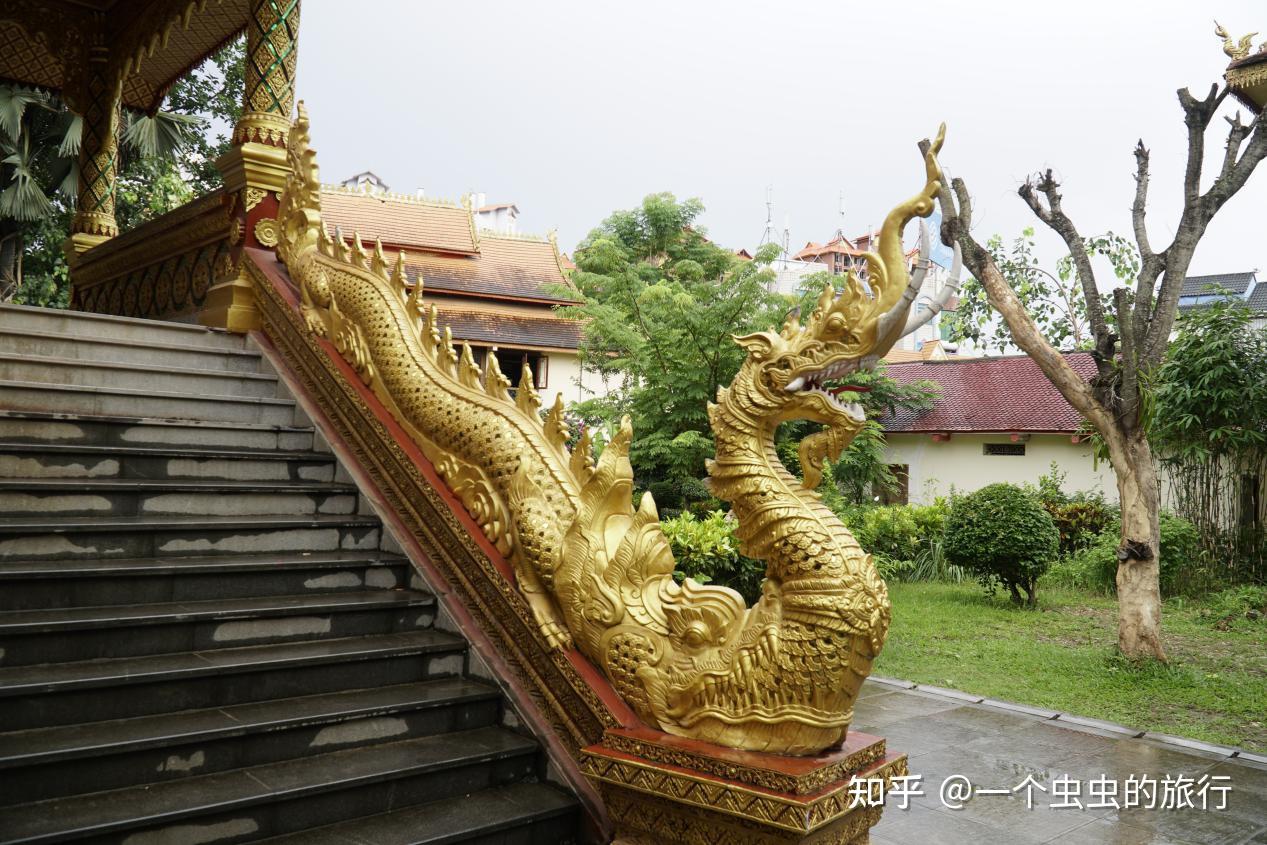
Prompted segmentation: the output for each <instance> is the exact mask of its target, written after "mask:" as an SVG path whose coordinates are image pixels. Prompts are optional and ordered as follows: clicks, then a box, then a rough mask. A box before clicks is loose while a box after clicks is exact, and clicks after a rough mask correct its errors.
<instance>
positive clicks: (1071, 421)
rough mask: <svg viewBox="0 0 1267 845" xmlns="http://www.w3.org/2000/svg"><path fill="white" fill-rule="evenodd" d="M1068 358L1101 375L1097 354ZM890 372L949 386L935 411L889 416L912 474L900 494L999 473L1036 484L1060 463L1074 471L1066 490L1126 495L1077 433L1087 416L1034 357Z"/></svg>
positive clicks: (916, 498) (898, 461)
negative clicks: (1097, 370)
mask: <svg viewBox="0 0 1267 845" xmlns="http://www.w3.org/2000/svg"><path fill="white" fill-rule="evenodd" d="M1067 358H1068V360H1069V363H1070V365H1071V366H1073V368H1074V369H1075V370H1076V371H1077V372H1078V373H1079V374H1081V375H1082V376H1083V378H1088V379H1089V378H1091V377H1092V376H1093V375H1095V371H1096V369H1095V362H1094V361H1093V360H1092V358H1091V355H1090V354H1089V353H1085V352H1074V353H1070V354H1069V355H1068V356H1067ZM888 374H889V375H890V376H891V377H892V378H893V379H895V380H897V381H899V382H901V383H903V384H909V383H911V382H916V381H924V380H927V381H932V382H936V383H937V384H938V385H940V387H941V395H940V396H939V397H938V398H937V399H936V400H935V401H934V403H933V407H932V409H931V410H929V411H927V412H925V413H922V414H916V413H908V412H899V413H898V414H896V415H894V416H892V417H886V418H884V419H882V420H881V424H882V425H883V426H884V435H885V439H886V441H887V444H888V445H887V455H888V462H889V464H890V465H891V467H892V468H893V471H894V474H895V475H896V476H897V477H898V478H899V479H900V480H902V482H903V489H902V491H901V492H900V494H899V495H898V496H897V497H896V498H897V499H898V500H901V501H907V500H909V501H912V502H920V503H926V502H930V501H932V500H933V499H934V498H935V497H937V496H945V495H947V494H949V493H950V492H951V491H952V490H957V491H960V492H970V491H972V490H977V489H979V488H981V487H984V486H986V485H987V484H993V483H995V482H997V481H1008V482H1012V483H1014V484H1023V483H1031V484H1032V483H1035V482H1037V481H1038V478H1039V476H1041V475H1044V474H1046V473H1047V472H1049V471H1050V468H1051V465H1052V464H1053V463H1054V464H1056V466H1057V467H1059V469H1060V471H1061V472H1063V473H1065V474H1066V479H1065V489H1066V490H1070V491H1073V490H1096V491H1099V492H1102V493H1103V494H1104V497H1105V498H1106V499H1108V500H1110V501H1115V500H1116V499H1117V485H1116V483H1115V481H1114V477H1113V470H1112V468H1111V467H1110V466H1109V464H1108V463H1107V462H1100V463H1098V464H1097V463H1096V461H1095V459H1094V456H1093V454H1092V450H1091V443H1090V441H1089V440H1088V439H1087V438H1086V437H1084V436H1082V435H1080V434H1079V433H1078V432H1079V428H1080V422H1081V417H1080V415H1079V414H1078V412H1077V411H1075V410H1074V409H1073V408H1072V407H1071V406H1070V405H1069V403H1068V402H1066V401H1065V399H1064V397H1063V396H1061V395H1060V393H1059V392H1057V390H1056V388H1055V387H1053V386H1052V384H1051V382H1049V381H1048V380H1047V377H1046V376H1044V375H1043V373H1042V372H1041V371H1040V370H1039V369H1038V365H1037V364H1035V363H1034V362H1033V360H1032V359H1030V358H1029V356H1027V355H1016V356H1006V357H1001V358H967V359H951V360H942V361H922V362H911V363H895V364H891V365H890V366H889V368H888Z"/></svg>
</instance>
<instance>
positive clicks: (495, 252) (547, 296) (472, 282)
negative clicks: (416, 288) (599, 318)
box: [405, 232, 580, 303]
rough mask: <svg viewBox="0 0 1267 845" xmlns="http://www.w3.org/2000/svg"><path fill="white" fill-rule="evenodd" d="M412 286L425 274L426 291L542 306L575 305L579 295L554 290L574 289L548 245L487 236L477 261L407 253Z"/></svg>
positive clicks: (425, 253)
mask: <svg viewBox="0 0 1267 845" xmlns="http://www.w3.org/2000/svg"><path fill="white" fill-rule="evenodd" d="M405 269H406V272H407V273H408V275H409V279H410V281H416V280H417V277H418V275H419V274H421V275H422V281H423V290H424V291H426V290H434V291H446V292H452V293H456V294H467V295H476V296H481V297H513V298H516V299H530V300H538V301H542V302H550V303H554V302H576V301H579V299H580V297H579V295H578V296H567V295H560V294H558V293H555V292H553V291H551V290H550V289H549V288H550V287H551V286H554V285H558V286H562V287H565V288H571V284H570V283H569V282H568V280H567V279H566V277H564V275H563V271H562V269H561V268H560V262H559V259H558V257H557V254H556V253H555V250H554V245H553V244H551V243H550V242H549V241H538V240H530V239H528V238H523V237H506V236H503V235H494V234H491V233H488V232H485V233H483V234H482V235H481V236H480V254H479V255H472V256H455V255H436V254H435V253H430V252H412V251H408V250H406V252H405Z"/></svg>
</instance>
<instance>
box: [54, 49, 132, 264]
mask: <svg viewBox="0 0 1267 845" xmlns="http://www.w3.org/2000/svg"><path fill="white" fill-rule="evenodd" d="M87 59H88V60H87V63H86V70H85V74H84V78H83V81H82V84H81V86H80V90H79V91H78V92H77V93H76V94H75V95H74V97H73V99H72V101H71V104H72V105H73V106H74V107H75V110H76V111H77V112H79V114H80V115H81V116H82V117H83V135H82V136H81V140H80V144H79V193H78V197H77V200H76V205H75V217H74V220H73V221H72V223H71V228H70V232H71V234H70V237H69V238H68V239H67V240H66V244H65V249H66V254H67V258H68V260H69V261H70V262H71V263H72V264H73V263H74V262H75V259H77V258H78V256H79V255H81V254H83V253H84V252H85V251H86V250H89V249H91V248H93V247H94V246H96V245H98V244H100V243H101V242H103V241H106V240H109V239H110V238H113V237H114V236H115V235H117V234H119V226H118V224H117V223H116V222H115V219H114V193H115V187H116V176H117V172H118V157H119V100H120V98H121V95H122V92H123V79H122V76H121V75H120V74H119V73H118V72H117V69H116V68H114V67H113V66H112V64H111V62H110V53H109V50H108V49H107V48H106V47H105V46H101V45H97V46H93V47H90V48H89V49H88V56H87Z"/></svg>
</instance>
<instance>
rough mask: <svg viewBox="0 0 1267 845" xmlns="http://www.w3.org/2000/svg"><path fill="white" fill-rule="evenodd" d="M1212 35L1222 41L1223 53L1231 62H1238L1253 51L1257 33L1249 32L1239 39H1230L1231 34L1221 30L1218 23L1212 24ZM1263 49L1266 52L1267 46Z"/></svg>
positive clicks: (1220, 25)
mask: <svg viewBox="0 0 1267 845" xmlns="http://www.w3.org/2000/svg"><path fill="white" fill-rule="evenodd" d="M1214 34H1215V35H1217V36H1218V37H1219V38H1222V39H1223V52H1224V53H1225V54H1226V55H1227V57H1228V58H1229V59H1231V60H1232V61H1234V62H1236V61H1240V60H1241V59H1243V58H1245V57H1246V56H1248V55H1249V52H1250V50H1251V49H1253V39H1254V36H1255V35H1257V34H1258V33H1257V32H1251V33H1250V34H1249V35H1243V36H1241V37H1240V39H1234V38H1232V34H1231V33H1230V32H1228V31H1227V30H1226V29H1224V28H1223V25H1222V24H1220V23H1219V22H1218V21H1215V22H1214ZM1263 49H1264V50H1267V44H1264V45H1263Z"/></svg>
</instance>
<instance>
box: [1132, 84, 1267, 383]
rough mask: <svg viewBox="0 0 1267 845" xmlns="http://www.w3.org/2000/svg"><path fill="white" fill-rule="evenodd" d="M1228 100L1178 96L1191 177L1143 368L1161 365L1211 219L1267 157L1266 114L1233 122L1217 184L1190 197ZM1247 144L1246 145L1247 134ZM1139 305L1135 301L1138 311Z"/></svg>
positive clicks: (1144, 344) (1142, 349)
mask: <svg viewBox="0 0 1267 845" xmlns="http://www.w3.org/2000/svg"><path fill="white" fill-rule="evenodd" d="M1226 96H1227V89H1226V88H1225V89H1223V91H1221V92H1219V94H1218V95H1217V96H1215V95H1214V94H1213V93H1211V95H1210V97H1208V98H1207V99H1205V100H1197V99H1195V98H1194V97H1193V96H1192V95H1191V94H1189V93H1188V92H1187V90H1183V91H1180V92H1179V102H1180V104H1181V105H1182V106H1183V108H1184V112H1185V117H1184V122H1185V123H1186V124H1188V173H1186V174H1185V183H1184V198H1185V199H1184V209H1183V213H1182V215H1181V216H1180V219H1179V225H1178V227H1176V229H1175V237H1174V240H1173V241H1171V244H1170V246H1168V247H1167V248H1166V250H1165V259H1166V260H1165V274H1164V276H1163V277H1162V282H1161V290H1160V292H1159V293H1158V295H1157V304H1156V306H1155V307H1154V308H1153V309H1152V314H1151V315H1150V320H1149V325H1148V334H1147V337H1146V338H1144V339H1139V338H1137V340H1139V343H1138V344H1137V346H1138V351H1137V360H1138V361H1139V362H1140V365H1141V366H1154V365H1156V364H1158V363H1160V362H1161V359H1162V357H1163V356H1164V355H1165V353H1166V345H1167V344H1168V343H1169V342H1170V331H1171V329H1173V328H1174V323H1175V312H1176V310H1177V303H1178V301H1179V295H1180V293H1181V292H1182V290H1183V281H1184V279H1185V278H1186V276H1187V274H1188V265H1189V264H1191V263H1192V256H1193V254H1194V253H1195V252H1196V248H1197V244H1198V243H1199V242H1200V240H1201V237H1202V235H1204V234H1205V229H1206V226H1207V225H1209V223H1210V220H1211V219H1213V217H1214V215H1215V214H1216V213H1217V212H1218V211H1219V209H1220V208H1222V207H1223V204H1224V203H1226V202H1227V201H1228V200H1229V199H1231V198H1232V196H1234V195H1235V194H1236V192H1237V191H1239V190H1240V189H1241V188H1242V187H1243V186H1244V184H1245V182H1246V181H1247V180H1248V179H1249V176H1250V174H1251V173H1253V172H1254V168H1255V167H1257V166H1258V164H1259V162H1261V161H1262V160H1263V159H1264V158H1267V118H1264V117H1263V115H1264V114H1267V110H1264V111H1263V112H1259V114H1258V116H1257V117H1255V118H1254V121H1253V122H1252V123H1250V124H1249V125H1248V126H1245V125H1243V124H1241V123H1240V121H1239V120H1237V121H1229V122H1230V123H1231V124H1232V125H1231V128H1230V129H1229V131H1228V142H1227V150H1226V151H1225V153H1224V159H1223V169H1222V171H1221V172H1220V174H1219V176H1218V178H1216V179H1215V180H1214V184H1213V185H1211V186H1210V189H1209V190H1208V191H1206V192H1205V194H1204V195H1202V194H1199V193H1198V194H1196V195H1195V196H1192V197H1189V192H1188V183H1187V179H1188V175H1189V174H1190V173H1191V171H1192V169H1193V160H1194V158H1195V159H1196V162H1197V164H1196V178H1197V179H1198V181H1199V179H1200V170H1201V166H1200V163H1201V160H1200V154H1201V153H1202V151H1203V150H1204V144H1205V140H1204V128H1205V127H1207V126H1209V123H1210V119H1211V117H1212V116H1213V114H1214V109H1215V108H1217V107H1218V104H1219V103H1221V102H1222V101H1223V98H1224V97H1226ZM1196 125H1200V126H1201V128H1202V132H1201V134H1200V135H1198V136H1194V134H1193V129H1194V126H1196ZM1247 135H1248V136H1249V143H1248V144H1245V138H1246V136H1247ZM1242 146H1244V151H1243V152H1241V153H1240V157H1239V158H1237V153H1238V152H1240V151H1241V147H1242ZM1139 307H1140V303H1138V302H1137V303H1136V308H1139Z"/></svg>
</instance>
